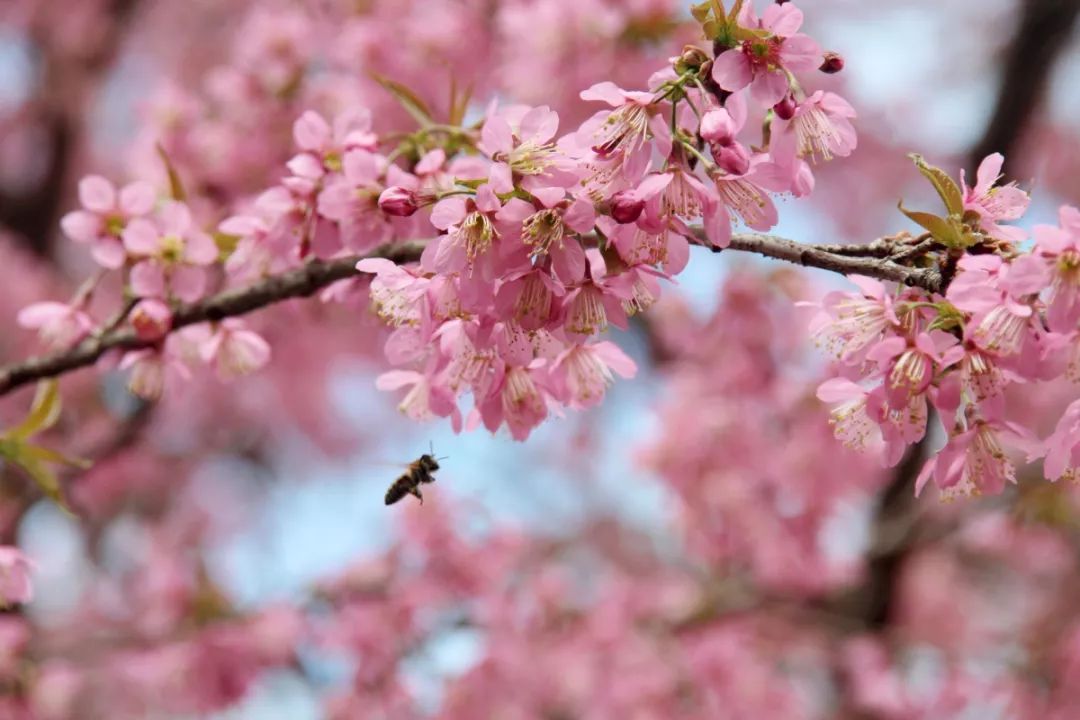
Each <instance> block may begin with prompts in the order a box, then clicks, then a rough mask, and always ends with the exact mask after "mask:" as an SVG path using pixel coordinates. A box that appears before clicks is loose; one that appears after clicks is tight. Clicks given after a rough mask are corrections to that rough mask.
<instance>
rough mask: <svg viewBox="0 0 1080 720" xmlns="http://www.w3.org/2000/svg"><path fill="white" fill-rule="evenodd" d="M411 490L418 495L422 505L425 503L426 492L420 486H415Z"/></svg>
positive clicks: (417, 497)
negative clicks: (421, 490) (422, 491)
mask: <svg viewBox="0 0 1080 720" xmlns="http://www.w3.org/2000/svg"><path fill="white" fill-rule="evenodd" d="M409 492H410V493H412V494H413V495H415V496H416V499H417V500H419V501H420V504H421V505H423V504H424V494H423V493H421V492H420V488H418V487H414V488H413V489H412V490H410V491H409Z"/></svg>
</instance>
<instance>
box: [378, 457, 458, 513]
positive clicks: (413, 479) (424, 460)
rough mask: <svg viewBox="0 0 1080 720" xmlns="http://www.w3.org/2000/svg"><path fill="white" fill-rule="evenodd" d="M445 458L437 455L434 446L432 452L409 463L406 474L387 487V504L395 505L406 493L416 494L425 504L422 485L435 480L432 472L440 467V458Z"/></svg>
mask: <svg viewBox="0 0 1080 720" xmlns="http://www.w3.org/2000/svg"><path fill="white" fill-rule="evenodd" d="M445 459H446V458H445V457H441V458H437V457H435V449H434V448H432V449H431V453H430V454H424V455H421V456H420V459H419V460H414V461H413V462H411V463H409V465H408V466H407V467H408V469H407V470H406V471H405V474H404V475H402V476H401V477H399V478H398V479H397V480H395V481H394V482H393V484H392V485H391V486H390V487H389V488H387V489H386V504H387V505H393V504H394V503H396V502H397V501H398V500H400V499H401V498H403V497H405V496H406V495H415V496H416V499H417V500H419V501H420V504H421V505H423V504H424V494H423V493H422V492H420V486H421V485H422V484H424V483H433V482H435V476H434V475H432V473H433V472H435V471H436V470H438V469H439V460H445Z"/></svg>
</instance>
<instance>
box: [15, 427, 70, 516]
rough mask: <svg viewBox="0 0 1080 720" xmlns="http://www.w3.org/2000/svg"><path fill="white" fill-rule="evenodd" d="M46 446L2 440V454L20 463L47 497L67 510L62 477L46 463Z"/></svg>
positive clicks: (17, 463)
mask: <svg viewBox="0 0 1080 720" xmlns="http://www.w3.org/2000/svg"><path fill="white" fill-rule="evenodd" d="M42 450H44V448H39V447H37V446H34V445H27V444H26V443H25V442H23V441H21V440H8V439H4V440H0V455H2V456H3V457H4V459H5V460H7V461H9V462H11V463H13V464H15V465H18V466H19V467H20V468H22V470H23V471H24V472H25V473H26V474H27V475H28V476H29V477H30V479H31V480H33V481H34V484H35V485H37V486H38V487H39V488H41V492H43V493H44V494H45V495H46V497H48V498H49V499H51V500H52V501H53V502H55V503H56V504H57V505H59V506H60V507H62V508H64V509H65V510H67V506H66V505H65V504H64V497H63V493H62V491H61V488H60V479H59V478H58V477H57V475H56V473H55V472H53V470H52V469H50V468H49V467H48V466H47V465H46V464H45V462H46V459H45V455H46V454H47V453H42V452H41V451H42Z"/></svg>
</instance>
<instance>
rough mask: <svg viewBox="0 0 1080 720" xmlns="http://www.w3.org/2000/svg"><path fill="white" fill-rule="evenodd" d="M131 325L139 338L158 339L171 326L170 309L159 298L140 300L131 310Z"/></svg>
mask: <svg viewBox="0 0 1080 720" xmlns="http://www.w3.org/2000/svg"><path fill="white" fill-rule="evenodd" d="M131 326H132V327H133V328H135V334H136V335H137V336H138V337H139V339H140V340H146V341H147V342H152V341H154V340H160V339H161V338H163V337H165V335H166V333H168V332H169V330H170V329H171V328H172V310H170V309H169V306H168V305H166V304H165V303H163V302H161V301H160V300H154V299H153V298H147V299H144V300H140V301H139V303H138V304H137V305H136V306H135V307H134V308H132V310H131Z"/></svg>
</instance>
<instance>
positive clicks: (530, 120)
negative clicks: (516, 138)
mask: <svg viewBox="0 0 1080 720" xmlns="http://www.w3.org/2000/svg"><path fill="white" fill-rule="evenodd" d="M558 130H559V113H557V112H555V111H554V110H552V109H551V108H549V107H548V106H547V105H543V106H541V107H536V108H533V109H532V110H530V111H529V112H527V113H525V117H523V118H521V133H520V134H521V139H522V140H526V139H531V140H533V141H534V142H538V143H546V142H547V141H549V140H551V138H553V137H555V133H556V132H558Z"/></svg>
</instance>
